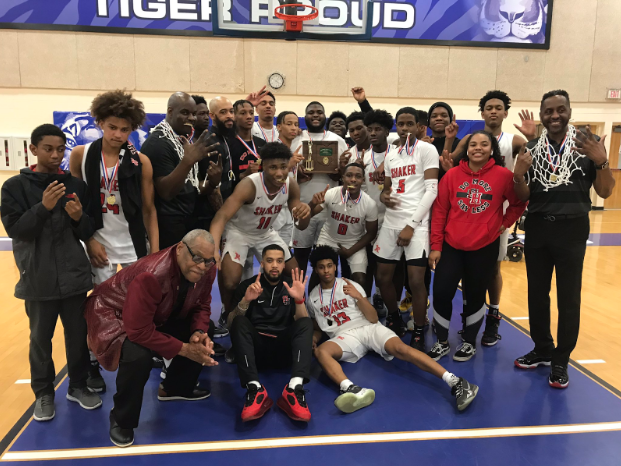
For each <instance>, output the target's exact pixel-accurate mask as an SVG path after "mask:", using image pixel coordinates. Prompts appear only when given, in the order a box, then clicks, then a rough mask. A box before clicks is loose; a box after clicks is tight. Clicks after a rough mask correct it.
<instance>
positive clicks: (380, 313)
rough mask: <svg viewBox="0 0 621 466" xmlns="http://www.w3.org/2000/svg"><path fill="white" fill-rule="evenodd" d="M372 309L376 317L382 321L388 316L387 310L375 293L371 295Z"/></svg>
mask: <svg viewBox="0 0 621 466" xmlns="http://www.w3.org/2000/svg"><path fill="white" fill-rule="evenodd" d="M373 307H374V308H375V310H376V311H377V317H379V318H380V319H384V318H385V317H386V316H387V315H388V308H387V307H386V305H385V304H384V300H383V299H382V297H381V296H380V295H378V294H377V293H375V294H374V295H373Z"/></svg>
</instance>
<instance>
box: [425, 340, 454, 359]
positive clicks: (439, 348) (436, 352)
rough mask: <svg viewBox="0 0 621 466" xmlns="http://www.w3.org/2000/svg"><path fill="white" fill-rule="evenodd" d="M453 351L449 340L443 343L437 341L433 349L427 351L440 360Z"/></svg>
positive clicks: (431, 356) (428, 354)
mask: <svg viewBox="0 0 621 466" xmlns="http://www.w3.org/2000/svg"><path fill="white" fill-rule="evenodd" d="M450 351H451V345H449V343H448V341H447V342H446V343H441V342H439V341H436V343H435V344H434V345H433V346H432V347H431V351H429V352H428V353H427V356H429V357H430V358H431V359H433V360H434V361H439V360H440V358H441V357H442V356H446V355H447V354H449V352H450Z"/></svg>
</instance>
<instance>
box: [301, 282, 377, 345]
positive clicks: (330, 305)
mask: <svg viewBox="0 0 621 466" xmlns="http://www.w3.org/2000/svg"><path fill="white" fill-rule="evenodd" d="M350 282H351V283H352V285H354V286H355V287H356V289H357V290H358V291H359V292H360V293H361V294H362V296H363V297H365V299H366V294H365V292H364V289H363V288H362V287H361V286H360V285H359V284H358V283H355V282H353V281H351V280H350ZM344 285H347V283H345V280H343V279H342V278H337V279H336V281H335V283H334V286H333V287H332V288H331V289H327V290H326V289H323V288H321V285H317V286H316V287H315V288H313V291H311V292H310V293H309V295H308V302H307V305H306V309H307V310H308V312H309V314H310V315H311V317H312V318H314V319H315V320H316V321H317V324H318V325H319V328H320V329H321V330H322V331H324V332H326V333H327V334H328V336H329V337H330V338H334V337H335V336H338V335H340V334H341V333H343V332H346V331H348V330H352V329H354V328H358V327H364V326H365V325H370V324H371V322H369V320H368V319H367V318H366V317H365V316H364V314H363V313H362V311H361V310H360V309H359V308H358V305H357V304H356V300H355V299H354V298H352V297H351V296H347V295H346V294H345V293H344V292H343V286H344Z"/></svg>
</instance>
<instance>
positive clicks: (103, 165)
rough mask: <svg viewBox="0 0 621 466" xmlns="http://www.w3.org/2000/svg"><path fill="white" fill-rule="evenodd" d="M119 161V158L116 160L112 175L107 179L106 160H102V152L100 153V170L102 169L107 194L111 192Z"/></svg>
mask: <svg viewBox="0 0 621 466" xmlns="http://www.w3.org/2000/svg"><path fill="white" fill-rule="evenodd" d="M120 161H121V159H120V157H119V160H117V162H116V165H115V166H114V168H113V169H112V174H111V175H110V177H109V178H108V169H107V168H106V160H105V158H104V153H103V151H102V152H101V168H102V169H103V176H104V187H105V188H106V191H108V192H109V193H111V192H112V183H113V182H114V178H116V174H117V172H118V170H119V162H120Z"/></svg>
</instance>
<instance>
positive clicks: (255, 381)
mask: <svg viewBox="0 0 621 466" xmlns="http://www.w3.org/2000/svg"><path fill="white" fill-rule="evenodd" d="M250 384H253V385H256V386H257V388H261V383H260V382H259V381H258V380H251V381H250V382H248V383H247V384H246V387H247V386H248V385H250Z"/></svg>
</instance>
